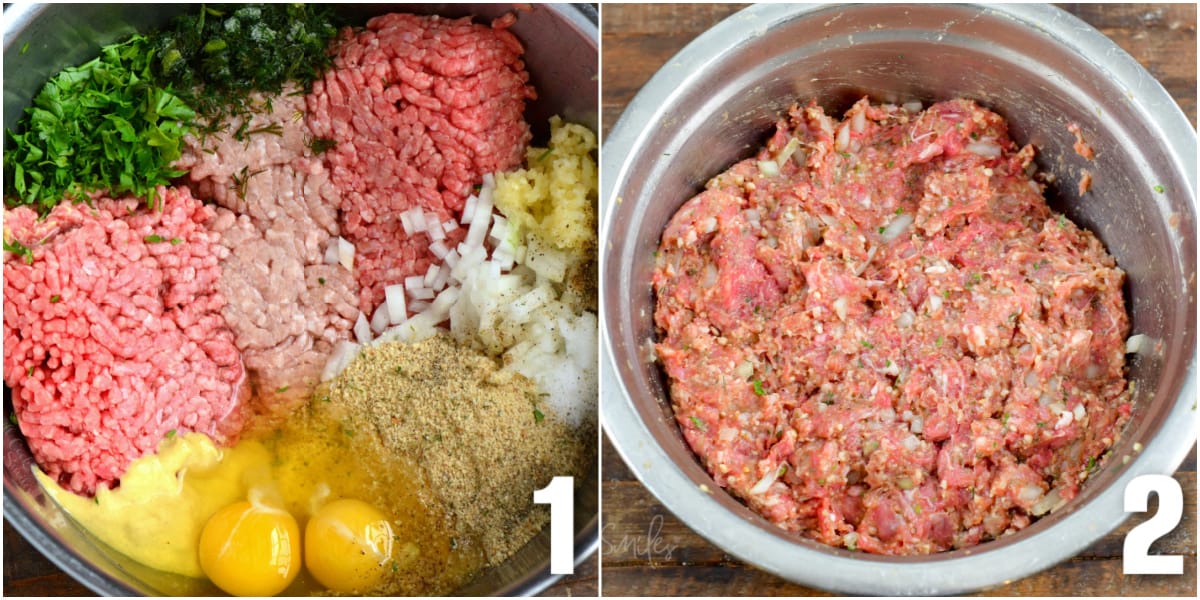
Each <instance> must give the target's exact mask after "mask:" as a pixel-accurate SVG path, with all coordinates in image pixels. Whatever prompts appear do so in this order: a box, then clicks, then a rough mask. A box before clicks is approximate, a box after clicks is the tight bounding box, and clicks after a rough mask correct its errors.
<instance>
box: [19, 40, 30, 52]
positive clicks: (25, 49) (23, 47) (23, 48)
mask: <svg viewBox="0 0 1200 600" xmlns="http://www.w3.org/2000/svg"><path fill="white" fill-rule="evenodd" d="M26 52H29V42H25V43H24V44H21V54H22V55H24V54H25V53H26Z"/></svg>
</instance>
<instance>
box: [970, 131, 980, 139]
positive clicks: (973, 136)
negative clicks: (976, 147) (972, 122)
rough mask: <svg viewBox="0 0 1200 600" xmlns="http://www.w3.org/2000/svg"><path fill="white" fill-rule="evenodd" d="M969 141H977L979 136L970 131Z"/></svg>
mask: <svg viewBox="0 0 1200 600" xmlns="http://www.w3.org/2000/svg"><path fill="white" fill-rule="evenodd" d="M971 139H973V140H977V139H979V134H978V133H977V132H974V131H972V132H971Z"/></svg>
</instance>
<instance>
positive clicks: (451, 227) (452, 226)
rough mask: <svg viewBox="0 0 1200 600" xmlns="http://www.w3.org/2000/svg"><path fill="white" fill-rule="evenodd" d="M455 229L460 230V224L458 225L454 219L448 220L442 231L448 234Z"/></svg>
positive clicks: (444, 223) (443, 224)
mask: <svg viewBox="0 0 1200 600" xmlns="http://www.w3.org/2000/svg"><path fill="white" fill-rule="evenodd" d="M455 229H458V223H456V222H455V221H454V219H447V220H446V221H445V222H443V223H442V231H445V232H446V233H450V232H451V231H454V230H455Z"/></svg>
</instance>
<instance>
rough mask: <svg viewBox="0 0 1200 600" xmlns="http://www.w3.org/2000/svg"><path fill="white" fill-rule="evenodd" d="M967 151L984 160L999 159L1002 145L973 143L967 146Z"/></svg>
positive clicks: (982, 142) (983, 142) (981, 142)
mask: <svg viewBox="0 0 1200 600" xmlns="http://www.w3.org/2000/svg"><path fill="white" fill-rule="evenodd" d="M966 151H967V152H970V153H971V154H976V155H978V156H982V157H984V158H997V157H999V156H1000V145H999V144H996V143H995V142H985V141H978V142H971V143H969V144H967V147H966Z"/></svg>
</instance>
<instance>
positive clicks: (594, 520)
mask: <svg viewBox="0 0 1200 600" xmlns="http://www.w3.org/2000/svg"><path fill="white" fill-rule="evenodd" d="M47 8H48V5H46V4H40V3H30V2H17V3H14V4H10V5H6V6H5V7H4V11H3V14H0V31H3V32H4V36H5V39H4V41H3V49H4V51H5V52H7V51H8V49H9V46H11V45H12V44H13V43H14V40H15V39H16V38H17V36H16V35H14V33H15V32H18V31H21V30H23V29H24V28H25V27H26V26H27V25H28V24H29V23H31V22H32V21H34V20H35V19H36V18H37V17H38V15H40V14H41V13H42V12H43V11H45V10H46V9H47ZM540 8H542V9H545V10H548V11H550V12H553V13H556V14H558V15H559V16H561V17H562V18H563V19H564V20H565V24H566V25H568V26H570V28H571V29H573V30H575V31H576V32H578V33H579V34H581V35H583V36H584V37H585V38H586V40H585V41H587V42H589V43H590V44H591V45H592V46H593V47H594V48H596V49H597V52H598V50H599V43H600V25H599V23H600V21H599V19H600V14H599V10H598V8H597V5H595V4H590V3H582V2H574V3H561V4H560V3H547V4H541V5H540ZM596 105H597V118H599V99H597V104H596ZM10 427H11V425H10V424H8V423H5V424H4V430H5V432H6V433H5V438H6V439H7V438H8V433H7V432H8V430H9V428H10ZM599 431H600V429H599V427H597V428H596V436H597V440H596V447H597V454H596V464H595V465H594V467H595V468H594V469H592V471H591V473H589V476H591V475H592V474H594V475H595V478H596V480H597V486H596V494H597V511H596V514H593V515H591V518H590V519H588V520H587V522H586V523H584V525H583V528H582V529H579V530H576V531H574V535H573V536H572V548H573V550H572V552H573V559H572V565H573V567H575V568H578V567H579V566H580V565H581V564H583V563H584V562H585V561H586V560H588V559H589V558H590V557H592V556H594V555H595V554H596V552H597V551H598V550H599V548H600V510H599V485H598V483H599V453H598V448H599V439H598V438H599ZM21 495H23V492H22V491H20V490H17V489H16V487H15V484H14V483H13V482H12V481H10V480H9V478H8V477H5V478H4V496H3V507H4V508H3V512H4V519H5V520H6V521H8V522H9V523H10V524H11V525H12V526H13V529H15V530H16V531H17V532H18V533H19V534H20V535H22V536H23V537H24V538H25V539H26V540H27V541H28V542H29V543H30V545H31V546H33V547H34V548H36V549H37V550H38V551H39V552H41V553H42V555H43V556H45V557H46V558H47V559H48V560H50V562H51V563H53V564H54V565H55V566H56V567H58V568H59V569H60V570H62V571H63V572H64V573H67V574H68V575H70V576H71V577H73V578H74V579H75V580H76V581H78V582H79V583H81V584H83V585H84V586H85V587H87V588H88V589H89V590H91V591H92V592H95V593H96V594H100V595H104V596H135V595H139V593H138V591H137V590H135V589H134V588H132V587H130V586H129V585H127V584H125V583H124V582H122V581H120V580H119V579H117V578H115V577H112V576H111V575H110V574H109V573H108V572H106V571H101V570H98V569H96V568H94V567H93V566H90V565H89V563H88V561H87V560H85V559H84V558H83V557H82V556H81V555H80V554H79V552H77V551H76V550H75V549H74V548H72V547H71V546H70V545H68V544H67V543H66V542H65V541H64V540H63V539H62V537H61V536H59V535H58V534H57V533H56V532H53V531H47V530H46V529H44V528H43V527H41V526H40V525H39V524H38V523H37V522H36V521H34V519H32V518H31V517H30V515H29V514H28V512H27V511H26V510H25V503H24V502H23V501H22V500H21V499H20V496H21ZM85 537H86V539H87V541H88V542H89V543H95V542H94V541H93V538H91V537H87V536H85ZM533 541H534V540H532V539H531V540H530V542H531V543H533ZM567 576H568V575H566V574H561V573H552V572H551V571H550V558H549V556H547V557H546V559H545V560H544V561H542V562H541V563H540V564H539V565H538V566H537V568H535V569H532V570H530V571H529V572H528V573H526V574H525V575H524V576H522V577H520V578H518V579H516V580H514V581H512V582H510V583H509V584H508V585H506V586H504V587H502V588H499V589H497V590H494V591H493V592H492V595H493V596H533V595H537V594H539V593H541V592H542V591H544V590H545V589H546V588H548V587H550V586H552V585H554V584H555V583H557V582H559V581H560V580H561V579H563V578H564V577H567ZM467 585H470V582H467Z"/></svg>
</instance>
